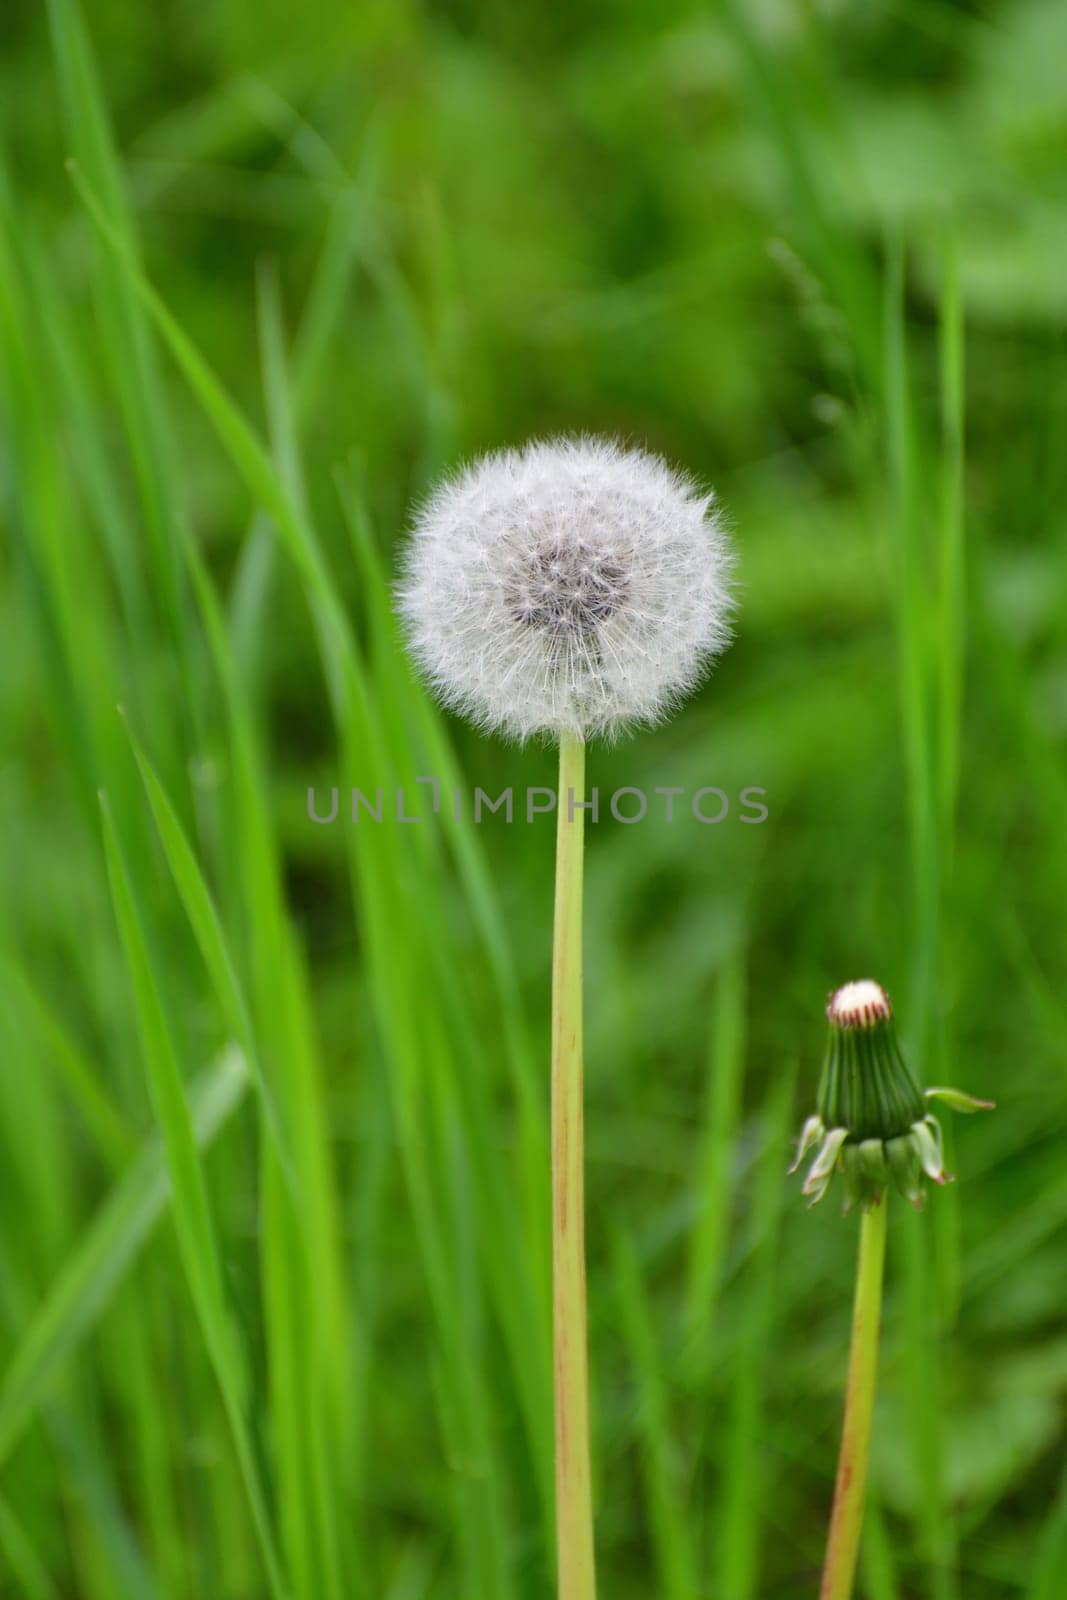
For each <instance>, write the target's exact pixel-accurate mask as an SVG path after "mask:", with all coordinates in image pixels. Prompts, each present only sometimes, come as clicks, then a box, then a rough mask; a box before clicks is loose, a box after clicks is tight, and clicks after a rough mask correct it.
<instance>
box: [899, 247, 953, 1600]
mask: <svg viewBox="0 0 1067 1600" xmlns="http://www.w3.org/2000/svg"><path fill="white" fill-rule="evenodd" d="M885 365H886V429H887V448H888V455H889V470H890V479H891V484H892V491H893V512H892V532H893V546H894V551H895V555H896V584H895V589H894V599H895V609H896V627H897V663H898V672H899V688H900V705H901V723H902V728H903V735H904V747H905V765H906V772H907V790H908V806H909V819H910V828H911V864H912V895H913V905H914V928H915V933H914V958H913V972H912V990H911V1006H910V1013H909V1014H910V1017H911V1018H912V1031H913V1033H914V1036H915V1044H916V1057H917V1059H918V1060H919V1061H922V1062H924V1063H925V1062H929V1061H930V1060H931V1059H932V1058H933V1054H934V1051H935V1048H936V1043H937V1040H938V1037H939V1027H938V1019H937V1014H936V1009H935V996H936V994H937V966H938V954H939V947H940V916H939V910H940V864H939V858H938V813H937V794H936V787H935V768H934V763H933V754H932V751H933V744H932V739H931V713H930V701H929V687H928V686H929V683H930V670H929V661H928V651H927V631H926V624H927V613H926V603H925V596H926V593H927V588H928V585H927V583H926V580H925V574H924V561H923V550H922V542H921V520H920V514H919V493H920V483H919V478H918V464H917V452H916V445H915V427H916V422H915V416H914V412H913V409H912V402H911V394H910V385H909V377H908V354H907V334H906V327H905V314H904V255H903V250H902V249H901V247H900V246H899V245H894V246H892V247H891V250H890V255H889V264H888V272H887V278H886V298H885ZM899 1236H900V1237H901V1238H902V1240H903V1245H904V1267H905V1278H906V1289H905V1316H906V1321H907V1328H908V1334H907V1350H908V1364H907V1370H908V1383H909V1388H910V1391H911V1403H910V1408H909V1409H910V1413H911V1417H912V1434H913V1448H914V1451H915V1463H916V1508H917V1520H918V1525H919V1530H920V1534H921V1538H922V1545H923V1550H924V1555H925V1567H926V1573H927V1581H928V1587H929V1592H930V1594H931V1595H932V1596H933V1597H934V1600H954V1597H955V1595H956V1593H957V1585H956V1578H955V1562H956V1552H955V1536H954V1531H953V1527H952V1523H951V1520H950V1516H949V1511H948V1507H947V1504H946V1496H945V1483H944V1453H945V1444H944V1398H945V1397H944V1393H943V1384H942V1379H941V1373H940V1367H939V1361H938V1346H937V1336H938V1320H939V1313H938V1299H937V1295H936V1293H935V1284H934V1282H933V1281H932V1280H931V1273H930V1256H931V1248H930V1242H929V1240H928V1237H927V1232H926V1229H925V1227H924V1226H922V1223H921V1219H919V1218H917V1217H915V1216H913V1215H912V1216H908V1217H905V1218H903V1219H902V1223H901V1226H900V1228H899Z"/></svg>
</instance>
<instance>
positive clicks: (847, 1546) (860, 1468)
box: [819, 1194, 889, 1600]
mask: <svg viewBox="0 0 1067 1600" xmlns="http://www.w3.org/2000/svg"><path fill="white" fill-rule="evenodd" d="M888 1209H889V1197H888V1196H887V1195H885V1194H883V1195H882V1197H881V1199H880V1200H879V1201H878V1202H877V1204H875V1205H874V1206H872V1207H871V1208H870V1210H868V1211H865V1212H864V1213H863V1216H862V1218H861V1221H860V1250H859V1265H858V1267H857V1271H856V1295H855V1299H854V1301H853V1306H852V1348H851V1350H850V1352H849V1361H848V1392H847V1394H846V1397H845V1423H844V1428H843V1430H842V1434H841V1454H840V1456H839V1457H838V1462H837V1482H836V1484H835V1485H834V1507H833V1511H832V1513H831V1517H830V1537H829V1539H828V1541H827V1545H826V1564H825V1566H824V1567H823V1574H822V1587H821V1588H820V1590H819V1600H849V1597H850V1596H851V1594H852V1583H853V1579H854V1577H855V1573H856V1556H857V1554H858V1552H859V1543H860V1528H861V1526H862V1524H863V1502H864V1497H865V1494H866V1489H867V1460H868V1456H869V1454H870V1447H871V1417H872V1415H873V1412H874V1391H875V1384H876V1380H877V1375H878V1334H879V1330H880V1328H881V1322H882V1277H883V1272H884V1267H885V1229H886V1212H887V1211H888Z"/></svg>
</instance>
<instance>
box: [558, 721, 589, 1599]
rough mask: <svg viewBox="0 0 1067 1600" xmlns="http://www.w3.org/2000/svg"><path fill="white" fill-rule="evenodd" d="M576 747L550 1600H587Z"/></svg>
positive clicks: (562, 904) (565, 805) (564, 916)
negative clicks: (554, 1587) (553, 1597)
mask: <svg viewBox="0 0 1067 1600" xmlns="http://www.w3.org/2000/svg"><path fill="white" fill-rule="evenodd" d="M584 796H585V745H584V743H583V742H582V740H581V739H578V738H574V737H572V736H571V735H569V734H565V735H564V737H563V739H562V740H561V742H560V751H559V815H558V819H557V832H556V910H555V928H554V935H553V953H552V1265H553V1273H552V1279H553V1282H552V1313H553V1315H552V1340H553V1357H554V1363H555V1377H556V1547H557V1552H558V1573H559V1597H560V1600H594V1596H595V1594H596V1575H595V1568H594V1556H593V1496H592V1485H591V1481H590V1480H591V1474H590V1451H589V1351H588V1334H587V1328H586V1296H585V1178H584V1170H583V1168H584V1139H583V1116H582V870H583V856H584V844H585V837H584V827H585V812H584V811H580V810H578V807H579V806H580V805H581V804H582V803H583V801H584Z"/></svg>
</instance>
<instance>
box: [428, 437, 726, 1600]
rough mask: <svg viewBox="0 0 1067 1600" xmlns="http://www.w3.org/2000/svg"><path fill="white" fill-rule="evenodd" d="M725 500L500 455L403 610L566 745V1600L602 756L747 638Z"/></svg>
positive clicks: (559, 1048) (592, 457)
mask: <svg viewBox="0 0 1067 1600" xmlns="http://www.w3.org/2000/svg"><path fill="white" fill-rule="evenodd" d="M730 565H731V561H730V552H729V547H728V544H727V540H726V536H725V534H724V532H723V525H722V520H721V518H720V516H719V514H718V511H717V510H716V508H715V505H714V501H713V498H712V496H711V495H710V494H708V493H705V492H704V491H702V490H701V489H698V488H697V486H696V485H695V484H694V483H693V482H692V481H691V480H690V479H689V478H687V477H685V476H684V475H683V474H682V473H680V472H676V471H674V470H673V469H672V468H671V467H669V466H667V464H666V462H664V461H661V460H660V459H659V457H658V456H653V455H649V454H647V453H646V452H645V451H642V450H625V449H623V448H622V447H621V446H620V445H617V444H615V443H614V442H613V441H611V440H610V439H552V440H547V441H545V442H535V443H532V444H528V445H526V446H525V448H523V449H522V450H503V451H501V452H500V453H499V454H497V455H493V456H486V457H485V458H484V459H483V460H481V461H478V462H475V463H474V465H473V466H470V467H467V468H466V469H465V470H464V471H462V472H460V473H459V474H458V475H457V476H456V477H454V478H452V479H450V480H448V481H447V482H445V483H444V484H442V485H441V486H440V487H439V488H438V489H437V490H435V492H434V493H433V494H432V495H431V496H430V498H429V499H428V500H427V501H426V503H425V505H423V507H422V508H421V510H420V511H419V512H418V514H417V516H416V518H415V526H414V530H413V534H412V538H411V541H410V543H409V546H408V549H407V554H406V564H405V571H404V576H403V578H402V580H401V582H400V585H399V588H398V601H399V607H400V612H401V615H402V617H403V620H404V624H405V627H406V631H407V637H408V642H409V645H410V647H411V650H412V653H413V655H414V657H415V659H416V661H417V662H418V663H419V665H420V667H421V668H422V670H423V672H424V673H425V674H426V676H427V678H428V679H429V681H430V683H431V684H432V685H433V687H434V689H435V690H436V692H437V694H438V695H439V696H440V698H441V699H442V700H443V701H444V702H445V704H446V705H449V706H451V707H452V708H453V709H454V710H457V711H460V712H463V713H465V714H467V715H468V716H470V717H472V718H473V719H474V721H475V722H477V723H478V724H480V726H482V727H483V728H487V729H495V730H498V731H500V732H503V733H506V734H510V735H512V736H513V737H515V738H518V739H519V740H525V739H528V738H531V737H532V736H534V735H537V734H544V735H548V736H550V737H553V738H556V739H558V740H559V750H560V765H559V795H558V799H557V805H558V816H557V831H556V910H555V925H554V933H553V957H552V1267H553V1270H552V1286H553V1287H552V1305H553V1342H554V1373H555V1423H556V1540H557V1550H558V1561H559V1585H558V1595H559V1600H595V1595H596V1577H595V1560H594V1546H593V1503H592V1484H591V1475H590V1459H589V1372H588V1350H587V1345H588V1337H587V1331H586V1297H585V1237H584V1210H585V1201H584V1157H583V1149H582V1137H583V1136H582V1124H583V1118H582V1093H583V1091H582V1083H583V1065H582V862H583V850H584V843H583V841H584V833H583V823H584V811H583V810H582V809H581V807H582V803H583V800H584V795H585V743H586V740H587V739H588V738H590V737H591V736H592V735H594V734H606V735H608V736H609V737H610V736H614V735H616V734H618V733H619V732H621V731H622V730H623V729H624V728H627V727H630V726H632V725H634V724H638V723H649V722H655V721H656V720H657V719H658V718H659V717H661V716H663V715H664V713H665V712H666V711H668V710H669V709H670V707H671V706H672V705H674V704H675V703H676V702H677V701H678V700H679V699H680V698H681V697H682V696H683V695H684V694H686V693H687V692H688V691H689V690H690V689H692V688H694V687H695V685H696V684H697V682H698V681H699V679H700V677H701V675H702V674H703V672H704V671H705V669H706V668H707V666H708V664H709V663H710V662H711V660H712V659H713V657H715V656H716V655H717V654H718V653H719V652H720V651H721V650H723V649H724V648H725V646H726V645H727V643H728V642H729V637H730V627H729V622H730V610H731V600H730V589H729V581H728V580H729V574H730Z"/></svg>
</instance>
